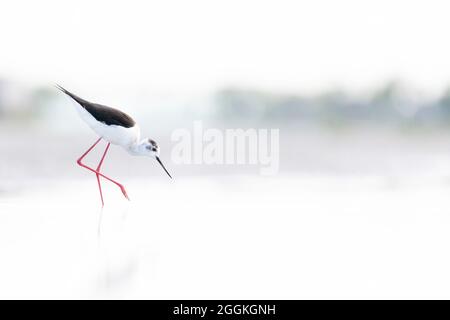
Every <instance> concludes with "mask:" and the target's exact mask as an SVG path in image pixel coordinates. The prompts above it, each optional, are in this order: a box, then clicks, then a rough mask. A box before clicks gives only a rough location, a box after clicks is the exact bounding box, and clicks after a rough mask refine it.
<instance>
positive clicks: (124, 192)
mask: <svg viewBox="0 0 450 320" xmlns="http://www.w3.org/2000/svg"><path fill="white" fill-rule="evenodd" d="M101 139H102V138H100V139H98V140H97V141H96V142H95V143H94V144H93V145H92V147H90V148H89V149H88V150H87V151H86V152H85V153H84V154H83V155H82V156H81V157H80V159H78V160H77V164H78V165H79V166H81V167H83V168H85V169H87V170H89V171H92V172H94V173H95V174H96V175H99V176H100V177H103V178H105V179H106V180H108V181H111V182H112V183H114V184H115V185H117V186H118V187H119V188H120V190H121V191H122V194H123V195H124V196H125V198H127V199H128V200H130V198H129V197H128V195H127V191H126V190H125V187H124V186H123V185H121V184H120V183H119V182H117V181H114V180H113V179H111V178H109V177H107V176H105V175H104V174H102V173H100V172H98V171H97V170H94V169H92V168H91V167H88V166H87V165H85V164H84V163H83V162H82V160H83V159H84V157H85V156H86V155H87V154H88V153H89V152H91V150H92V149H94V147H95V146H96V145H97V144H98V143H99V142H100V140H101Z"/></svg>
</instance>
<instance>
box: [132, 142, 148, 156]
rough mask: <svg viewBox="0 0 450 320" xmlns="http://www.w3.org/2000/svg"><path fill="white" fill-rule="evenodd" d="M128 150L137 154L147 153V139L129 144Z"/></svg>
mask: <svg viewBox="0 0 450 320" xmlns="http://www.w3.org/2000/svg"><path fill="white" fill-rule="evenodd" d="M127 151H128V152H129V153H131V154H132V155H135V156H143V155H145V153H146V149H145V139H144V140H141V141H139V142H136V143H133V144H131V145H129V146H128V148H127Z"/></svg>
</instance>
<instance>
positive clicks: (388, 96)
mask: <svg viewBox="0 0 450 320" xmlns="http://www.w3.org/2000/svg"><path fill="white" fill-rule="evenodd" d="M147 98H148V99H149V100H151V95H149V96H148V97H145V98H144V100H145V99H147ZM58 99H61V95H60V94H59V93H58V91H57V90H55V89H54V88H52V87H51V86H42V87H36V86H29V87H24V86H17V85H13V84H11V83H10V82H8V81H5V80H0V124H2V123H5V122H10V123H15V124H18V125H20V124H21V123H24V122H33V121H42V120H43V119H44V120H45V118H46V117H48V116H49V110H52V108H54V107H55V105H56V104H57V103H58V101H59V102H60V101H61V100H58ZM208 101H209V102H208V103H206V104H204V105H199V106H198V110H196V112H197V115H198V116H197V118H199V119H202V115H204V117H205V119H206V118H207V117H208V118H210V119H212V120H214V121H215V122H216V123H217V122H218V123H223V124H228V123H240V122H241V123H245V124H249V125H251V124H255V125H261V124H264V125H266V124H269V125H270V124H273V125H280V126H283V125H285V126H290V125H292V126H294V127H295V125H298V124H307V125H319V126H325V127H331V128H333V127H345V126H358V125H361V126H370V127H383V126H394V127H400V128H439V129H443V128H445V129H450V88H449V89H448V90H446V91H445V92H442V93H441V94H439V95H437V96H436V97H431V98H430V97H425V96H423V95H420V94H418V93H417V91H414V90H412V89H411V88H408V86H406V85H404V84H402V83H399V82H395V81H393V82H390V83H388V84H386V85H384V86H382V87H380V88H378V89H375V90H372V91H369V92H365V93H362V94H354V93H349V92H346V91H344V90H339V89H336V90H328V91H324V92H322V93H319V94H309V95H308V94H302V93H292V94H280V93H273V92H268V91H262V90H249V89H242V88H239V87H235V88H231V87H230V88H226V89H222V90H219V91H218V92H215V93H214V94H212V95H211V96H210V99H208ZM148 103H150V104H151V102H150V101H143V104H148ZM178 108H179V111H180V112H181V113H182V112H183V105H180V106H179V107H178ZM53 110H54V109H53ZM184 111H186V110H184ZM159 112H164V110H159Z"/></svg>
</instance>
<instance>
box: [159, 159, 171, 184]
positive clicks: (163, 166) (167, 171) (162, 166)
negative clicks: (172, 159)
mask: <svg viewBox="0 0 450 320" xmlns="http://www.w3.org/2000/svg"><path fill="white" fill-rule="evenodd" d="M156 160H158V162H159V164H160V165H161V167H163V169H164V171H165V172H166V173H167V175H168V176H169V177H170V179H172V176H171V175H170V173H169V171H167V169H166V167H164V165H163V163H162V162H161V159H159V157H158V156H157V157H156Z"/></svg>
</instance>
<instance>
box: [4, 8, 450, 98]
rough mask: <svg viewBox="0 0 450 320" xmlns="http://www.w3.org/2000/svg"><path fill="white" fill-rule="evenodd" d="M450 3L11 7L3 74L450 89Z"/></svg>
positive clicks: (150, 83) (173, 86)
mask: <svg viewBox="0 0 450 320" xmlns="http://www.w3.org/2000/svg"><path fill="white" fill-rule="evenodd" d="M449 12H450V2H448V1H433V0H426V1H425V0H423V1H422V0H421V1H414V0H409V1H395V0H391V1H388V0H377V1H364V0H359V1H358V0H339V1H325V0H321V1H317V0H315V1H312V0H311V1H280V0H273V1H262V0H252V1H245V0H238V1H234V0H233V1H232V0H226V1H212V0H205V1H168V0H164V1H120V2H115V1H84V0H82V1H65V2H64V1H56V0H55V1H52V0H41V1H17V0H14V1H9V0H7V1H4V0H3V1H2V3H1V9H0V78H11V79H15V80H17V79H19V80H22V81H32V82H34V81H38V82H41V81H42V82H44V81H49V82H62V83H64V84H70V85H71V86H72V85H76V86H77V87H85V88H88V87H92V86H94V87H95V86H108V87H113V88H129V87H139V88H146V89H149V90H155V91H180V92H202V91H209V90H214V89H217V88H220V87H222V86H226V85H243V86H247V87H255V88H264V89H270V90H282V91H292V90H309V91H318V90H319V91H320V90H323V89H326V88H330V87H343V88H346V89H350V90H360V89H365V88H371V87H373V86H377V85H380V84H381V83H383V82H385V81H388V80H390V79H400V80H404V81H407V82H409V83H411V84H412V85H413V86H416V87H418V88H420V89H423V90H425V91H428V92H439V91H440V90H442V89H443V88H444V87H446V86H447V85H450V41H449V32H450V18H449Z"/></svg>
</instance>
